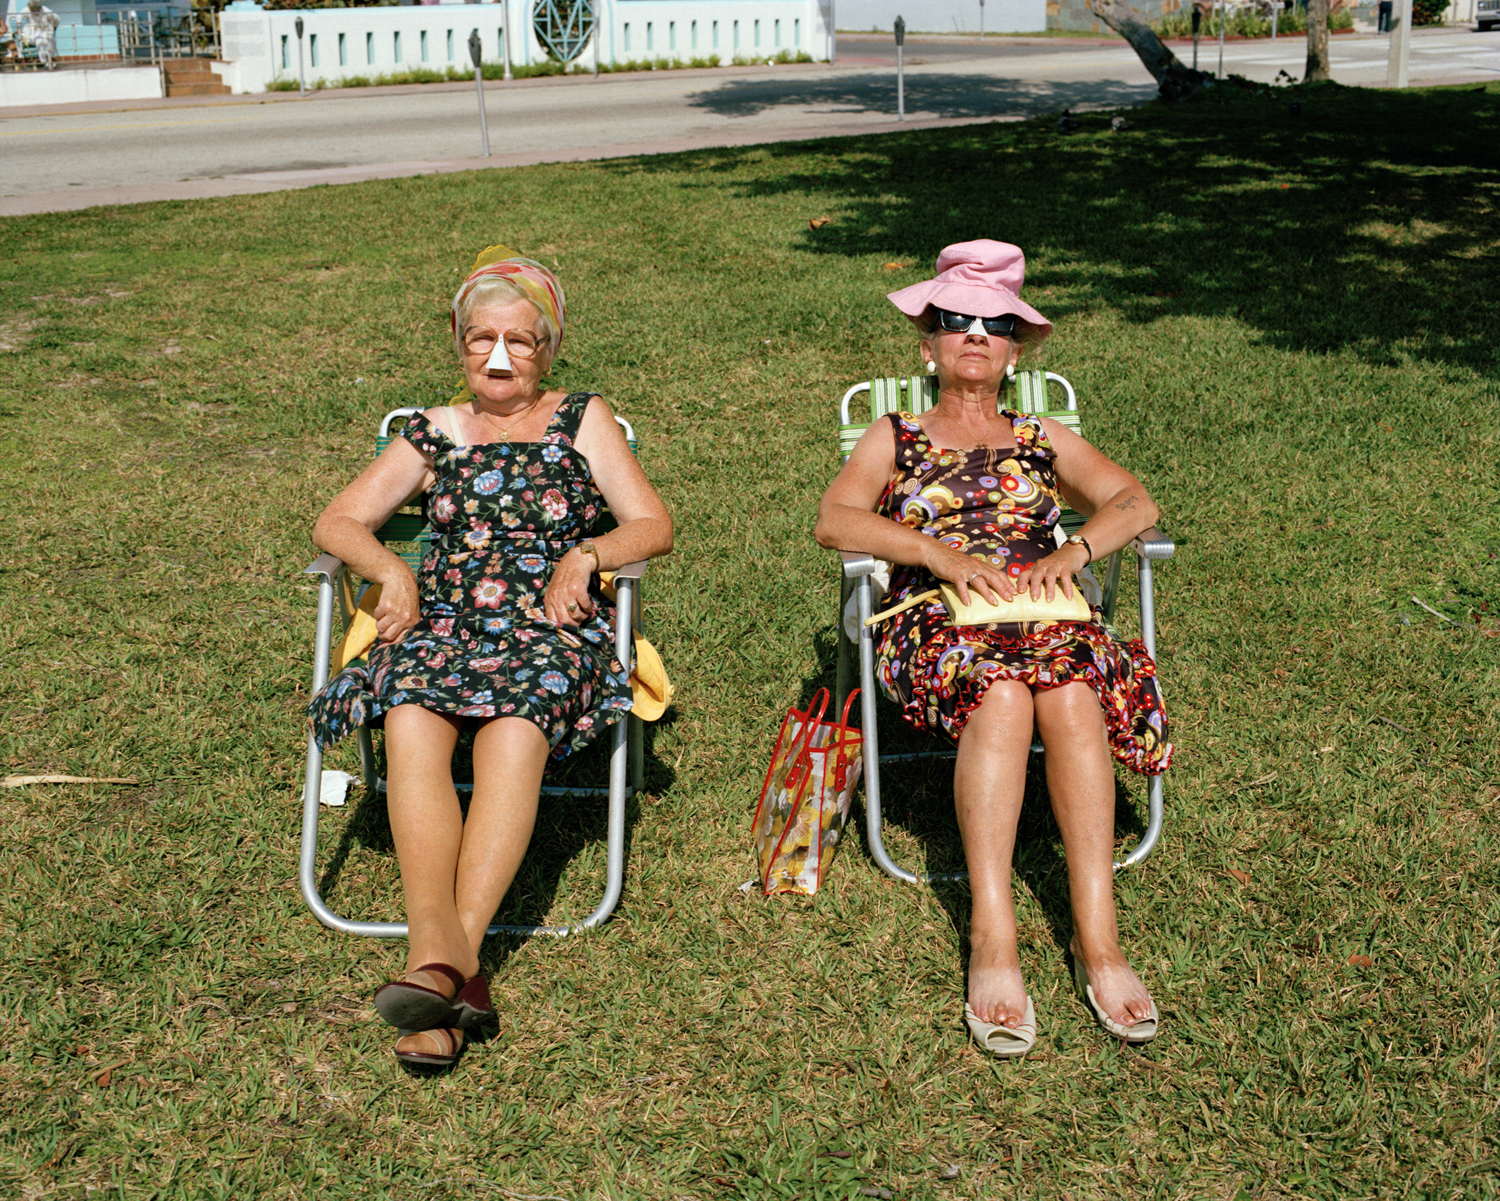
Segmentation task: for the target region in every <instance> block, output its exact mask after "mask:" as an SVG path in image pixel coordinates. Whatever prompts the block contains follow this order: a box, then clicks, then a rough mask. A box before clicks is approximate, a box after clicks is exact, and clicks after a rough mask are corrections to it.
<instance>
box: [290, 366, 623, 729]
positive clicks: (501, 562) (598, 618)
mask: <svg viewBox="0 0 1500 1201" xmlns="http://www.w3.org/2000/svg"><path fill="white" fill-rule="evenodd" d="M592 396H593V393H590V392H575V393H573V394H572V395H571V396H569V397H567V398H566V399H565V400H564V401H563V402H562V403H561V404H560V405H558V407H557V412H556V414H554V416H553V418H552V421H551V423H550V424H549V425H548V427H547V430H546V433H544V434H543V435H542V438H541V440H540V441H538V442H487V443H482V444H480V445H477V446H455V445H454V444H453V442H452V440H451V439H449V437H448V435H446V434H445V433H443V431H442V430H440V429H438V428H437V426H435V425H434V424H433V423H432V422H430V421H428V420H427V418H426V417H425V416H424V415H422V414H420V413H418V414H416V415H415V416H413V417H411V418H410V419H409V420H408V421H407V423H406V427H405V428H404V429H403V430H402V431H401V437H403V438H405V439H406V440H407V441H408V442H410V443H411V444H412V445H413V446H415V447H416V448H417V449H418V450H419V451H421V452H422V454H423V456H424V457H425V458H426V459H427V460H428V462H429V463H430V465H431V467H432V470H433V472H434V473H435V475H436V477H437V478H436V479H435V480H434V481H433V484H432V486H431V487H430V488H429V489H428V490H427V493H426V494H425V496H424V497H423V504H424V507H425V509H426V512H427V518H428V520H429V522H430V523H431V525H432V531H433V535H434V541H433V544H432V548H431V551H430V553H429V554H428V555H427V557H426V558H425V559H424V560H423V562H422V567H421V571H420V572H419V573H418V584H419V585H420V588H421V612H422V616H421V620H420V621H419V622H418V623H417V625H416V628H415V629H413V630H412V631H411V633H409V634H408V635H407V636H406V637H405V639H403V640H402V641H401V642H399V643H396V644H394V645H385V644H377V645H376V646H375V647H374V648H373V649H372V650H371V652H370V656H369V661H368V663H366V664H355V665H353V666H351V667H347V668H345V669H344V670H343V671H341V672H340V673H339V674H338V675H337V676H335V677H334V678H333V679H332V680H330V681H329V682H328V685H327V687H325V688H324V689H323V690H322V691H321V692H319V693H318V695H317V696H316V697H314V698H313V701H312V704H311V705H310V706H309V707H308V714H309V716H310V717H311V719H312V728H313V733H314V736H315V737H316V739H317V741H318V745H319V746H321V747H324V748H325V749H326V748H327V747H330V746H332V745H333V744H334V743H336V742H338V741H339V740H340V739H342V738H343V737H345V736H346V735H347V734H349V733H350V732H351V731H353V730H354V729H356V728H357V727H359V726H361V725H371V726H378V725H380V724H382V722H383V721H384V717H385V714H386V713H387V712H388V711H389V710H391V709H393V708H395V707H396V706H397V705H404V704H417V705H421V706H422V707H423V708H425V709H432V710H434V711H436V712H439V713H451V714H453V715H455V716H458V717H474V718H485V717H500V716H516V717H524V718H526V719H527V720H528V721H531V722H533V723H535V724H536V725H537V726H538V727H539V728H540V729H541V731H542V733H543V734H545V735H546V736H547V740H548V742H549V743H551V745H552V757H553V758H554V759H562V758H565V757H566V756H567V755H569V754H571V753H572V752H573V751H575V750H578V749H579V748H581V747H582V746H584V745H585V744H586V743H588V742H589V741H590V740H591V739H592V738H593V737H594V736H595V735H596V734H598V733H599V731H600V730H602V729H604V728H605V727H607V726H609V725H611V724H613V723H614V722H616V721H619V720H620V719H621V718H622V717H624V716H625V714H626V712H627V711H628V710H629V709H630V705H631V694H630V681H629V679H628V678H627V676H626V674H625V672H624V670H623V668H622V667H621V666H620V662H619V660H618V659H616V658H615V655H614V621H615V610H614V606H613V605H612V604H610V602H609V601H608V600H606V599H605V597H604V596H603V595H602V594H601V593H600V592H599V590H598V577H595V579H594V584H593V593H592V596H593V602H594V613H593V615H592V616H591V617H589V618H588V619H586V620H585V621H584V622H582V623H580V624H579V625H578V626H576V627H567V626H558V625H554V624H553V623H552V622H550V621H548V620H547V617H546V614H545V613H544V612H543V610H542V598H543V596H544V595H545V593H546V591H547V583H548V581H549V580H550V579H551V578H552V568H553V565H554V564H555V563H556V562H557V560H558V559H560V558H562V556H563V555H564V554H566V553H567V552H568V550H569V549H571V548H572V547H573V546H574V544H576V543H577V542H580V541H582V540H584V539H585V538H586V537H587V536H588V534H589V533H590V532H591V531H592V530H593V528H594V525H595V523H596V521H597V520H598V518H599V514H600V512H601V511H602V509H603V506H604V499H603V497H602V496H601V495H600V493H599V490H598V489H597V488H596V487H595V486H594V479H593V476H592V474H591V473H590V471H589V465H588V463H587V461H585V459H584V458H583V456H582V455H581V454H579V453H578V450H577V449H576V448H575V446H574V444H573V443H574V438H575V437H576V435H577V433H578V426H579V423H580V422H581V421H582V420H583V413H584V410H585V409H586V408H587V407H588V403H589V400H590V399H591V397H592Z"/></svg>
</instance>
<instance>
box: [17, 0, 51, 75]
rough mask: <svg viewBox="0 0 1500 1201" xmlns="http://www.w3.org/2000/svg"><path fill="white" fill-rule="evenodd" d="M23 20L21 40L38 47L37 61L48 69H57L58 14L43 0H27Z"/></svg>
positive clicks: (20, 31)
mask: <svg viewBox="0 0 1500 1201" xmlns="http://www.w3.org/2000/svg"><path fill="white" fill-rule="evenodd" d="M21 20H22V24H21V27H20V30H19V33H20V37H21V41H22V42H24V43H26V44H27V45H28V46H35V47H36V57H37V61H38V62H39V63H41V65H42V66H43V67H44V68H45V69H46V70H48V71H55V70H57V26H58V20H57V14H56V13H55V12H53V11H52V10H51V9H50V8H48V7H47V6H46V5H45V4H43V3H42V0H27V5H26V14H25V16H23V17H22V19H21Z"/></svg>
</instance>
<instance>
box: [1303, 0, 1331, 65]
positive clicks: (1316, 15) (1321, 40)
mask: <svg viewBox="0 0 1500 1201" xmlns="http://www.w3.org/2000/svg"><path fill="white" fill-rule="evenodd" d="M1331 78H1333V73H1332V71H1330V70H1329V67H1328V0H1307V71H1306V72H1305V73H1304V74H1303V76H1302V82H1303V83H1319V82H1321V81H1323V80H1325V79H1331Z"/></svg>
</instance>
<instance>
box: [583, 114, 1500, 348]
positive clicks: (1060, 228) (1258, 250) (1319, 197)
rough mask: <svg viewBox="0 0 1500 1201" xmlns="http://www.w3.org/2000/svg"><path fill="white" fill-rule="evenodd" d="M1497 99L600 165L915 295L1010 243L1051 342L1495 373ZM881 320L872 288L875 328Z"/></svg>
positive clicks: (763, 149) (1499, 178)
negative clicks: (1215, 329)
mask: <svg viewBox="0 0 1500 1201" xmlns="http://www.w3.org/2000/svg"><path fill="white" fill-rule="evenodd" d="M747 86H749V85H747ZM832 98H833V97H832V96H830V97H829V99H830V100H831V99H832ZM1495 100H1496V97H1495V96H1494V95H1492V94H1486V95H1483V96H1480V95H1476V94H1474V93H1473V92H1472V91H1447V92H1437V93H1426V94H1417V95H1412V94H1403V93H1383V92H1377V91H1371V90H1366V89H1356V88H1342V87H1339V86H1338V85H1318V86H1314V87H1308V88H1298V89H1295V90H1294V89H1285V90H1277V89H1266V88H1259V89H1252V90H1237V89H1235V88H1232V87H1222V88H1219V89H1215V90H1214V91H1213V92H1211V93H1208V94H1207V96H1206V97H1205V98H1203V99H1202V100H1201V101H1200V102H1197V103H1188V104H1182V105H1179V106H1177V107H1175V108H1169V107H1166V106H1164V105H1160V104H1153V105H1150V106H1148V107H1146V108H1143V109H1140V110H1137V111H1136V112H1135V113H1133V114H1131V115H1130V118H1129V119H1130V123H1131V127H1130V128H1129V129H1127V130H1126V131H1124V132H1122V133H1118V134H1117V133H1112V132H1111V131H1110V128H1109V125H1108V120H1107V118H1105V117H1100V116H1094V117H1086V118H1085V119H1084V121H1083V128H1082V130H1081V131H1080V132H1078V133H1075V134H1071V135H1064V134H1061V133H1059V132H1058V131H1057V129H1056V126H1055V123H1054V122H1052V121H1050V120H1049V121H1032V122H1026V123H1019V124H998V125H978V126H967V127H963V128H956V129H938V130H924V131H919V132H913V133H901V134H882V135H871V136H869V137H865V138H859V139H839V140H837V141H825V142H802V143H796V144H779V145H769V146H760V147H746V148H736V149H721V150H710V151H699V152H696V153H693V154H687V155H675V156H665V157H660V158H655V159H649V160H646V159H638V160H633V161H629V162H626V161H620V162H615V163H612V164H609V167H608V169H611V170H616V171H622V172H623V171H661V172H674V173H681V172H684V171H686V172H687V173H688V174H686V176H685V182H684V185H683V186H684V188H685V189H691V188H694V187H712V188H723V187H725V181H724V180H723V178H722V177H723V176H725V175H729V174H731V173H732V174H734V175H736V176H737V177H738V178H737V179H736V180H734V181H733V182H730V183H729V184H728V187H729V189H730V190H731V191H732V192H734V193H737V194H738V195H740V196H742V197H745V198H752V199H754V198H767V199H771V198H780V197H787V196H795V197H797V198H799V199H801V200H803V201H805V202H806V203H808V204H809V205H810V206H813V207H814V208H816V209H818V210H821V211H826V212H830V213H833V214H835V216H834V220H833V221H832V222H831V223H830V224H828V225H826V226H823V227H822V228H820V229H817V230H805V231H802V232H800V233H799V234H798V235H797V238H798V240H799V241H800V244H801V247H802V249H804V250H805V251H806V252H807V253H809V254H812V255H816V256H834V257H842V258H867V257H876V256H878V257H879V258H893V259H899V260H901V261H903V262H906V263H909V264H911V265H912V266H913V268H914V270H913V272H912V273H911V275H910V276H907V275H902V276H900V277H897V276H893V277H892V282H893V283H894V284H899V283H904V282H909V280H910V278H917V277H918V275H917V271H916V270H915V269H925V268H927V267H928V265H929V264H931V263H932V262H933V261H934V260H935V258H936V256H937V253H938V251H939V250H941V249H942V247H943V246H945V245H947V244H948V243H950V242H955V241H961V240H967V239H970V238H974V237H979V236H990V237H997V238H1002V239H1005V240H1007V241H1012V242H1015V243H1017V244H1019V245H1021V246H1022V247H1023V248H1024V249H1025V250H1026V252H1027V256H1028V260H1029V262H1028V272H1027V280H1026V286H1027V291H1028V296H1029V297H1030V298H1031V299H1032V300H1033V301H1035V302H1036V303H1037V304H1038V305H1039V307H1041V308H1042V310H1043V311H1044V312H1046V313H1047V315H1048V316H1049V318H1051V319H1052V320H1053V321H1054V322H1057V323H1059V324H1064V323H1066V322H1067V320H1068V319H1069V318H1070V317H1072V316H1074V315H1077V314H1081V313H1085V312H1093V311H1098V310H1100V309H1108V310H1112V311H1114V312H1116V313H1118V314H1120V315H1121V316H1122V317H1123V318H1124V319H1125V320H1126V321H1129V322H1133V323H1137V324H1141V325H1147V324H1150V323H1152V322H1155V321H1158V320H1160V319H1162V318H1165V317H1182V316H1192V317H1207V318H1221V319H1230V320H1233V321H1236V322H1239V323H1242V324H1245V325H1248V326H1250V327H1253V329H1254V330H1256V331H1258V333H1259V335H1260V337H1261V339H1262V340H1263V341H1264V343H1265V344H1266V345H1268V346H1270V347H1273V348H1278V349H1281V350H1286V351H1299V352H1309V353H1315V354H1322V353H1330V352H1338V351H1343V352H1352V353H1354V354H1356V355H1358V356H1360V357H1361V358H1362V359H1364V360H1366V361H1368V362H1370V363H1372V364H1374V365H1379V366H1402V365H1404V364H1406V363H1408V362H1411V361H1427V362H1432V363H1437V364H1444V365H1451V366H1453V367H1457V368H1464V369H1470V370H1477V371H1482V372H1493V371H1494V369H1495V368H1496V366H1497V363H1500V360H1497V352H1496V348H1497V345H1500V339H1497V338H1496V337H1495V331H1494V329H1493V319H1492V317H1491V313H1492V312H1493V311H1494V309H1495V307H1496V303H1497V301H1500V283H1497V281H1500V253H1497V248H1500V149H1497V147H1500V105H1497V104H1496V103H1495ZM1294 102H1295V103H1296V104H1297V105H1299V106H1300V108H1299V109H1298V111H1297V112H1295V113H1294V112H1293V111H1292V104H1293V103H1294ZM721 103H723V104H729V103H732V102H731V101H730V100H727V99H726V100H724V101H721ZM738 103H741V104H742V105H744V106H746V107H747V108H748V107H749V106H751V105H752V103H753V97H749V96H747V98H746V99H744V100H742V101H740V102H738ZM985 103H988V101H986V102H985ZM982 107H983V104H979V105H974V106H973V108H974V109H975V110H977V109H979V108H982ZM700 173H701V175H700V179H699V180H695V179H694V175H698V174H700ZM703 177H708V178H703ZM925 274H926V271H925V270H922V271H921V277H925ZM884 303H885V302H884V298H883V297H882V296H881V295H879V293H878V292H872V294H871V296H870V298H869V306H870V311H871V312H874V311H875V310H878V309H881V308H882V307H883V306H884ZM859 316H860V319H865V317H866V316H867V315H865V314H860V315H859ZM850 319H851V320H853V319H854V318H853V316H851V318H850Z"/></svg>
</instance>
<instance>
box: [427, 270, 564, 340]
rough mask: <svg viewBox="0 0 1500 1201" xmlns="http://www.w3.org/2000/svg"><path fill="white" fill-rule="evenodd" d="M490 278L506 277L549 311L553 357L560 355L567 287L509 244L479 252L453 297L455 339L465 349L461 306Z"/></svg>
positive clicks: (450, 318) (538, 305) (451, 320)
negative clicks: (460, 319)
mask: <svg viewBox="0 0 1500 1201" xmlns="http://www.w3.org/2000/svg"><path fill="white" fill-rule="evenodd" d="M487 279H503V280H505V281H506V282H507V283H509V284H511V285H512V286H514V287H515V288H517V289H519V290H520V292H521V295H522V296H524V297H525V298H526V299H527V300H529V301H531V303H532V304H534V305H536V307H537V308H538V309H540V310H541V311H542V313H543V314H545V315H546V317H547V319H548V321H549V322H550V323H551V325H552V330H553V334H552V357H553V358H556V357H557V348H558V347H559V346H560V345H561V344H562V331H563V290H562V284H560V283H558V281H557V276H555V275H553V274H552V272H550V271H548V270H547V268H545V267H543V266H542V265H541V264H540V263H538V262H537V261H536V260H534V259H527V258H522V257H521V256H520V255H518V254H517V253H516V252H515V251H514V250H512V249H511V248H510V247H509V246H489V247H486V248H485V249H484V250H481V251H480V252H479V257H478V258H476V259H475V260H474V265H473V266H472V267H470V268H469V274H468V278H466V279H465V280H464V282H463V283H462V284H461V285H460V286H459V289H458V291H457V293H455V294H454V297H453V309H452V312H451V314H450V317H449V320H450V322H451V323H452V326H453V341H454V342H455V344H457V346H458V351H459V353H460V354H462V353H463V335H462V331H460V330H459V328H458V310H459V306H461V305H462V304H463V302H464V301H465V300H466V299H467V298H468V296H469V293H471V292H472V291H473V290H474V289H475V288H476V287H478V286H479V285H480V284H481V283H483V282H484V281H485V280H487Z"/></svg>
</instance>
